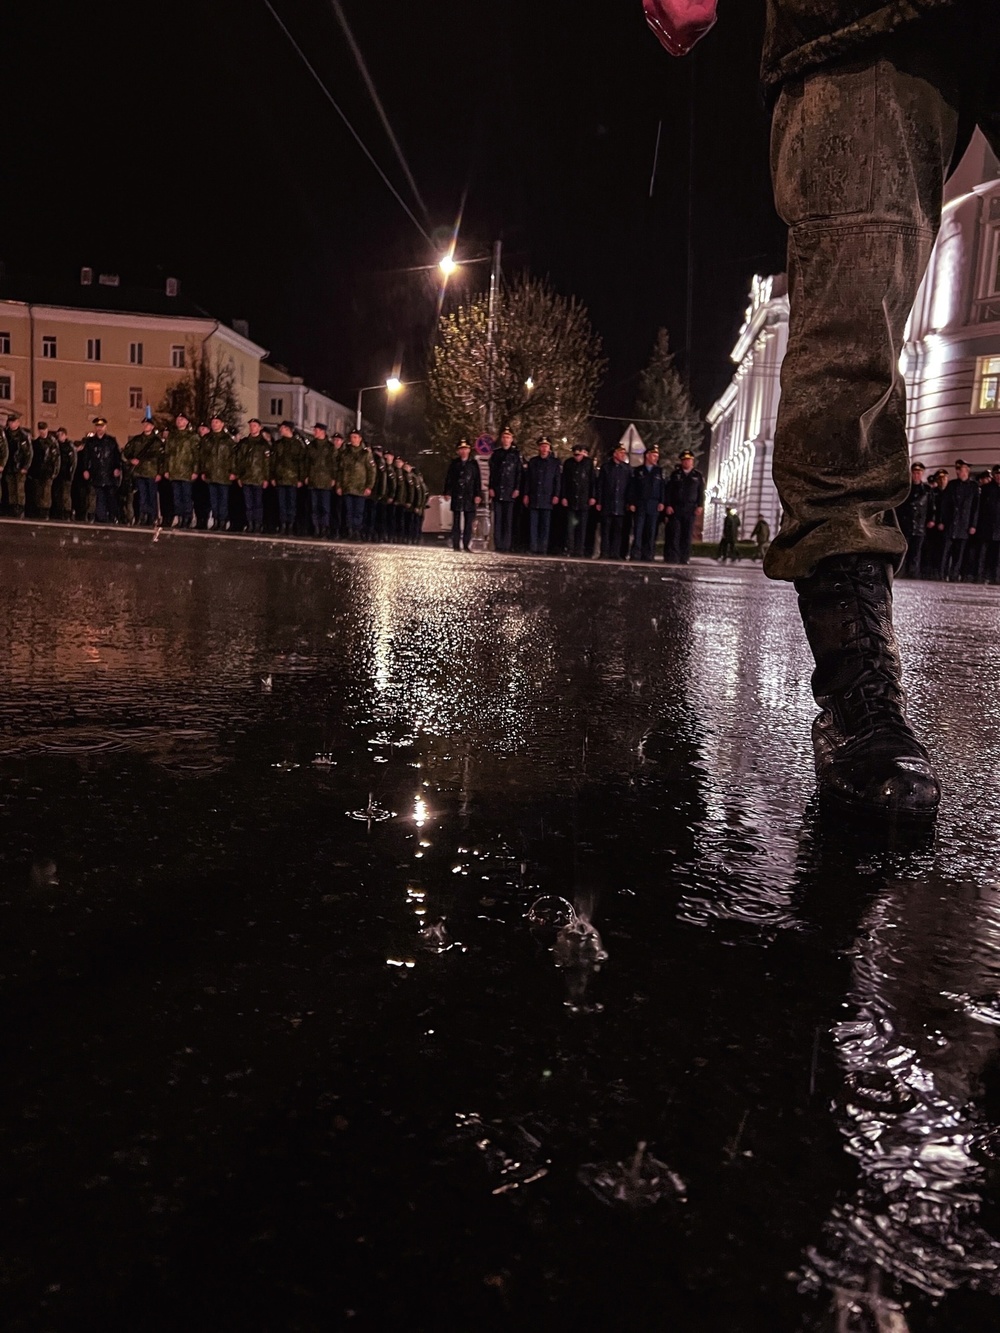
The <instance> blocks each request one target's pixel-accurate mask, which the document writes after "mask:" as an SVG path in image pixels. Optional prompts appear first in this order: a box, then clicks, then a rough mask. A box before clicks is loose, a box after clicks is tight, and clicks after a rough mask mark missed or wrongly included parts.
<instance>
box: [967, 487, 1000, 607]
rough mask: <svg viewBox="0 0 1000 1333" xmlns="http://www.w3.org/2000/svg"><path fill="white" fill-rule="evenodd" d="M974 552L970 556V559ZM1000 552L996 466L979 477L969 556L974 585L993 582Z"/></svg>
mask: <svg viewBox="0 0 1000 1333" xmlns="http://www.w3.org/2000/svg"><path fill="white" fill-rule="evenodd" d="M973 552H974V556H973ZM998 553H1000V464H997V466H996V467H994V468H993V469H992V470H987V471H986V472H981V473H980V474H979V517H978V519H977V521H976V535H975V538H974V540H973V542H972V546H971V550H970V557H969V566H970V570H969V572H970V573H971V574H972V576H973V578H974V579H975V581H976V582H977V583H995V582H996V579H997V555H998Z"/></svg>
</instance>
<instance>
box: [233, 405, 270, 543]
mask: <svg viewBox="0 0 1000 1333" xmlns="http://www.w3.org/2000/svg"><path fill="white" fill-rule="evenodd" d="M234 468H235V472H236V484H237V485H238V486H239V488H240V490H241V492H242V493H243V509H244V511H245V513H246V517H247V532H263V531H264V490H265V488H266V487H267V484H268V481H269V480H270V474H271V442H270V440H268V438H267V436H266V435H265V434H264V432H263V431H262V430H261V428H260V422H259V421H258V419H257V418H256V417H251V418H250V420H249V422H248V423H247V433H246V435H244V437H243V439H242V440H240V442H239V444H238V445H237V446H236V449H235V451H234Z"/></svg>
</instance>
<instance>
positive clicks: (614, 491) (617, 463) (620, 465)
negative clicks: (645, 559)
mask: <svg viewBox="0 0 1000 1333" xmlns="http://www.w3.org/2000/svg"><path fill="white" fill-rule="evenodd" d="M631 479H632V468H631V467H630V466H629V462H628V451H627V450H626V448H625V446H624V445H623V444H619V445H618V447H617V448H616V449H615V451H614V453H613V454H612V456H611V459H610V460H609V461H608V462H607V463H605V464H604V466H603V467H602V468H601V470H600V472H599V473H598V476H597V492H596V498H597V503H596V505H595V506H594V507H595V509H596V510H597V513H598V514H599V516H600V520H601V559H602V560H624V559H625V519H626V515H627V512H628V508H627V506H628V498H627V497H628V488H629V482H630V481H631Z"/></svg>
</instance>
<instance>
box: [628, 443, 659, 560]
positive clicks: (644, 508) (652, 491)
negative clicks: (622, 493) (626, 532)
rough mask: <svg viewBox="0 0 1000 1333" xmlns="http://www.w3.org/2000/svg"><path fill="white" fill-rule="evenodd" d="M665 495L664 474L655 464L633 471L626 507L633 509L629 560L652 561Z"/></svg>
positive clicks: (648, 464)
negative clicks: (627, 505)
mask: <svg viewBox="0 0 1000 1333" xmlns="http://www.w3.org/2000/svg"><path fill="white" fill-rule="evenodd" d="M665 492H666V488H665V483H664V480H663V473H662V471H661V470H660V467H659V465H658V464H653V463H643V465H642V467H637V468H633V470H632V477H631V480H630V483H629V493H628V503H629V506H630V508H631V507H634V508H635V513H634V514H633V515H632V522H633V528H632V551H631V554H630V557H629V558H630V559H632V560H652V558H653V555H654V553H655V551H656V530H657V528H658V527H659V525H660V515H661V514H662V513H663V506H664V503H665V501H664V496H665Z"/></svg>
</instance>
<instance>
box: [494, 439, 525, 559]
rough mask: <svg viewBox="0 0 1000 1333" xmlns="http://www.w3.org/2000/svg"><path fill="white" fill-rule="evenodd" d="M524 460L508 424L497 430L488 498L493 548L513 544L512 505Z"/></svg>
mask: <svg viewBox="0 0 1000 1333" xmlns="http://www.w3.org/2000/svg"><path fill="white" fill-rule="evenodd" d="M523 472H524V462H523V460H522V458H521V455H520V453H519V452H518V449H517V446H516V445H515V443H514V433H513V431H512V430H510V428H509V427H504V429H503V430H502V431H501V432H500V439H499V442H498V444H497V447H496V448H495V449H494V450H493V453H492V454H491V455H490V486H489V491H490V500H491V501H492V503H493V549H494V550H495V551H509V550H510V549H511V547H512V546H513V544H514V506H515V504H516V503H517V500H518V497H519V496H520V494H521V477H522V474H523Z"/></svg>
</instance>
